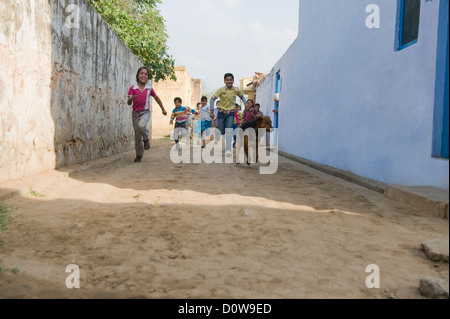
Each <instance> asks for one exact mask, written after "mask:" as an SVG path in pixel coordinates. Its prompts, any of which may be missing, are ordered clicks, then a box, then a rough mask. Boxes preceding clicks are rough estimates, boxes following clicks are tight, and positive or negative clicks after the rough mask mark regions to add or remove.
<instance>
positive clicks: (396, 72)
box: [256, 0, 449, 190]
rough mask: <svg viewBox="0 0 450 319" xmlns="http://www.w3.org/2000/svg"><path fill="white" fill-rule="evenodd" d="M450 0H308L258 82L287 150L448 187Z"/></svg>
mask: <svg viewBox="0 0 450 319" xmlns="http://www.w3.org/2000/svg"><path fill="white" fill-rule="evenodd" d="M374 4H375V5H374ZM448 7H449V1H448V0H440V1H439V0H433V1H430V0H397V1H393V0H377V1H372V0H362V1H348V0H320V1H317V0H302V1H301V2H300V22H299V32H298V38H297V39H296V40H295V42H294V43H293V44H292V45H291V46H290V48H289V49H288V50H287V52H286V53H285V54H284V56H283V57H282V58H281V59H280V60H279V61H278V62H277V63H276V64H275V66H274V67H273V68H272V70H271V72H270V74H269V75H267V76H266V77H265V79H264V81H263V82H262V83H261V84H260V86H259V87H258V88H257V90H256V93H257V94H256V95H257V97H256V99H257V102H258V103H260V104H261V110H262V111H263V112H264V114H271V116H272V117H273V120H274V123H276V124H277V125H278V127H279V129H278V132H277V133H278V144H279V148H280V150H281V151H284V152H286V153H290V154H293V155H296V156H298V157H302V158H305V159H308V160H311V161H314V162H317V163H322V164H326V165H329V166H332V167H336V168H339V169H343V170H346V171H349V172H352V173H355V174H357V175H360V176H363V177H367V178H371V179H375V180H378V181H381V182H384V183H387V184H400V185H407V186H434V187H437V188H441V189H445V190H448V189H449V179H448V176H449V161H448V150H449V131H448V128H449V113H448V110H449V102H448V57H449V53H448V38H449V35H448V26H449V18H448V17H449V15H448V9H449V8H448ZM378 18H379V19H378ZM378 24H379V25H378ZM275 93H279V103H277V102H275V101H274V94H275ZM274 108H279V113H278V114H274V113H273V112H272V110H273V109H274Z"/></svg>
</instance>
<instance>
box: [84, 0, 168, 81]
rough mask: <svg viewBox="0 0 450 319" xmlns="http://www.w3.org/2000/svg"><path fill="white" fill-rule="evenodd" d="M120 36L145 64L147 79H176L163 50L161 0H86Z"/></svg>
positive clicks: (164, 34)
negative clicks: (147, 69)
mask: <svg viewBox="0 0 450 319" xmlns="http://www.w3.org/2000/svg"><path fill="white" fill-rule="evenodd" d="M89 2H90V3H91V4H92V5H93V6H94V8H95V9H96V10H97V11H98V13H99V14H100V15H101V16H102V18H103V19H104V20H105V21H106V22H107V23H108V24H109V26H110V27H111V28H112V29H113V30H114V32H116V34H117V35H118V36H119V37H120V39H121V40H122V41H123V42H124V43H125V44H126V45H127V46H128V48H129V49H130V50H131V51H132V52H133V53H134V55H136V56H137V57H138V58H139V60H140V61H141V62H142V63H143V64H144V65H145V66H147V67H148V68H149V70H150V74H149V77H150V79H153V80H155V82H158V81H159V80H165V79H166V78H167V77H170V79H172V80H174V81H176V77H175V61H174V60H173V59H172V57H171V56H169V54H168V52H167V50H168V48H167V38H168V35H167V33H166V27H165V24H164V18H163V17H162V16H161V14H160V11H159V10H158V9H157V7H156V6H157V5H158V4H159V3H161V0H89Z"/></svg>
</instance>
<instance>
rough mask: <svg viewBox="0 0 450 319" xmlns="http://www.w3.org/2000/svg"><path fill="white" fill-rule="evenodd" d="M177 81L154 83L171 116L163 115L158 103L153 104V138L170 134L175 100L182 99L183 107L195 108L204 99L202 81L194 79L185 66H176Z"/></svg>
mask: <svg viewBox="0 0 450 319" xmlns="http://www.w3.org/2000/svg"><path fill="white" fill-rule="evenodd" d="M175 74H176V77H177V81H172V80H170V79H169V80H165V81H159V82H158V83H154V84H153V87H154V89H155V91H156V94H158V96H159V97H160V98H161V101H162V102H163V104H164V107H165V109H166V110H167V112H168V113H169V114H167V116H164V115H162V113H161V109H160V107H159V105H158V104H157V103H153V113H152V138H162V137H164V136H167V135H169V134H170V132H171V131H172V129H173V125H169V121H170V114H171V111H172V110H173V108H174V107H175V105H174V103H173V100H174V99H175V98H176V97H180V98H181V99H182V100H183V104H182V105H183V106H189V107H191V108H195V107H196V105H197V103H198V102H200V99H201V97H202V80H199V79H193V78H191V75H190V74H189V72H188V70H187V68H186V67H185V66H176V67H175Z"/></svg>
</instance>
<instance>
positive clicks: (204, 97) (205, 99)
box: [200, 96, 208, 102]
mask: <svg viewBox="0 0 450 319" xmlns="http://www.w3.org/2000/svg"><path fill="white" fill-rule="evenodd" d="M200 101H202V102H203V101H208V98H207V97H206V96H202V99H201V100H200Z"/></svg>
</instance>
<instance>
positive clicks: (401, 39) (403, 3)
mask: <svg viewBox="0 0 450 319" xmlns="http://www.w3.org/2000/svg"><path fill="white" fill-rule="evenodd" d="M420 1H421V0H398V3H399V13H398V20H399V21H398V41H397V43H398V45H397V49H398V50H402V49H404V48H407V47H409V46H410V45H412V44H414V43H416V42H417V40H418V38H419V22H420Z"/></svg>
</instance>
